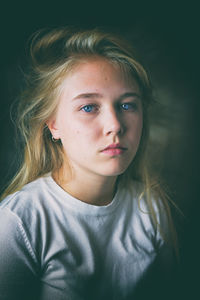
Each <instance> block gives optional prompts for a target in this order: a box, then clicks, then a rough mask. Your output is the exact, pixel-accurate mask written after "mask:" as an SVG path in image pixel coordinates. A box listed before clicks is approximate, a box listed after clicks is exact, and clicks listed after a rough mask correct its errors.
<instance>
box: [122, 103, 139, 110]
mask: <svg viewBox="0 0 200 300" xmlns="http://www.w3.org/2000/svg"><path fill="white" fill-rule="evenodd" d="M121 107H122V109H123V110H136V109H137V105H136V104H135V103H122V105H121Z"/></svg>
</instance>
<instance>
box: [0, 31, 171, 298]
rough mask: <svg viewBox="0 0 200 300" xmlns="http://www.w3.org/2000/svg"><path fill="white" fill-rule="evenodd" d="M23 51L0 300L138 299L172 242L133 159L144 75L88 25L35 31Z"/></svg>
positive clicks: (4, 210)
mask: <svg viewBox="0 0 200 300" xmlns="http://www.w3.org/2000/svg"><path fill="white" fill-rule="evenodd" d="M30 53H31V59H32V68H31V70H30V72H29V73H30V74H29V77H28V79H27V88H26V90H25V91H24V93H23V95H22V97H21V102H20V105H19V111H18V115H19V119H18V124H19V127H20V130H21V133H22V135H23V139H24V161H23V163H22V165H21V168H20V170H19V171H18V173H17V174H16V176H15V178H14V179H13V180H12V182H11V184H10V185H9V187H8V188H7V190H6V191H5V192H4V194H3V196H2V198H5V199H4V200H3V201H2V202H1V206H0V220H1V221H0V222H1V226H0V241H1V248H0V299H2V300H3V299H9V300H11V299H42V300H50V299H55V300H65V299H66V300H67V299H72V300H77V299H87V300H88V299H133V297H134V296H135V297H140V298H141V297H142V296H144V295H146V291H147V290H146V287H147V286H148V284H149V282H151V288H152V289H153V284H154V283H156V282H157V281H156V278H158V277H156V276H160V275H161V274H162V276H165V275H166V274H167V266H169V264H170V262H171V260H172V256H173V246H172V245H173V244H174V243H175V235H174V231H173V228H172V225H171V224H172V223H171V217H170V212H169V207H168V204H167V202H166V200H165V197H164V196H163V193H162V191H161V189H160V188H158V186H157V188H156V186H155V184H154V185H153V181H152V177H151V175H150V174H149V171H148V170H147V165H146V161H145V149H146V145H147V138H148V131H149V128H148V108H149V105H150V104H151V103H152V91H151V86H150V83H149V79H148V76H147V73H146V72H145V70H144V68H143V67H142V66H141V64H140V63H138V62H137V61H136V60H135V58H134V55H133V51H132V48H131V47H130V45H128V44H127V43H125V42H124V41H122V39H121V38H118V37H116V36H114V35H112V34H109V33H104V32H101V31H99V30H80V31H76V30H73V29H70V28H61V29H55V30H50V31H41V32H39V33H37V34H36V35H35V36H34V38H33V40H32V44H31V49H30ZM158 262H159V263H158ZM162 267H163V268H164V269H162ZM153 270H154V272H153ZM155 270H156V271H155ZM159 272H160V273H159ZM161 272H162V273H161ZM150 276H151V281H149V279H148V278H149V277H150ZM159 282H161V281H159ZM163 282H164V280H163ZM148 293H149V291H148ZM162 298H163V296H162ZM134 299H135V298H134ZM137 299H138V298H137Z"/></svg>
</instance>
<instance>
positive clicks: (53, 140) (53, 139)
mask: <svg viewBox="0 0 200 300" xmlns="http://www.w3.org/2000/svg"><path fill="white" fill-rule="evenodd" d="M51 140H52V142H54V143H56V142H57V141H59V139H55V138H54V137H53V135H52V136H51Z"/></svg>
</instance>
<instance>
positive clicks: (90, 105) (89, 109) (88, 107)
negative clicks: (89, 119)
mask: <svg viewBox="0 0 200 300" xmlns="http://www.w3.org/2000/svg"><path fill="white" fill-rule="evenodd" d="M93 109H94V105H92V104H88V105H85V106H83V107H82V108H81V110H83V111H84V112H87V113H89V112H91V111H92V110H93Z"/></svg>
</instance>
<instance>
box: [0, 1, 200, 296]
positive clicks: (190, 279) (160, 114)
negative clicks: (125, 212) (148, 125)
mask: <svg viewBox="0 0 200 300" xmlns="http://www.w3.org/2000/svg"><path fill="white" fill-rule="evenodd" d="M0 13H1V19H0V20H1V21H0V22H1V24H0V51H1V53H0V63H1V67H0V84H1V86H0V87H1V90H0V130H1V145H0V189H1V190H2V189H3V187H4V185H5V184H6V182H7V181H8V179H9V178H10V177H11V176H12V175H13V174H14V172H15V171H16V165H17V161H18V156H17V155H16V150H17V148H16V145H15V139H14V125H13V124H12V122H11V120H10V108H11V105H12V104H13V103H14V101H15V99H16V96H17V94H18V92H19V90H20V86H21V82H22V73H21V70H20V67H19V66H20V65H21V66H23V64H24V62H25V56H26V50H25V48H26V43H27V40H28V38H29V36H30V35H31V34H32V33H33V32H35V31H36V30H37V29H39V28H41V27H53V26H59V25H81V26H82V27H87V28H88V27H89V28H91V27H96V26H100V27H102V26H103V27H104V28H108V29H111V30H116V31H117V32H119V33H121V34H122V35H123V36H125V37H127V38H129V39H130V40H131V41H132V43H133V45H134V47H135V48H136V50H137V52H138V55H139V57H140V60H141V62H142V63H143V64H144V65H145V67H146V68H147V70H148V71H149V72H150V74H151V77H152V82H153V85H154V87H155V96H156V99H158V100H159V103H160V104H159V105H157V106H156V107H155V109H154V110H153V111H152V117H153V122H152V131H151V137H152V140H154V141H156V142H157V143H158V144H159V145H160V147H159V148H157V149H153V151H152V160H153V161H154V162H155V166H156V168H158V169H159V171H160V172H161V173H162V175H163V178H164V179H165V180H166V182H167V183H168V186H169V188H170V190H171V195H172V198H173V200H174V201H175V202H176V203H177V204H178V206H179V207H180V209H181V210H182V211H183V213H184V215H185V219H184V220H182V219H181V221H179V217H176V218H177V220H178V221H177V223H178V225H177V226H178V233H179V239H180V254H181V263H180V267H179V269H178V271H177V272H176V273H175V276H174V282H175V284H174V286H173V289H174V288H175V287H176V292H175V291H173V290H172V291H171V298H172V299H175V293H177V294H176V299H179V297H180V299H183V298H184V299H186V298H190V299H193V297H194V295H195V292H197V291H198V285H199V276H198V274H199V250H200V247H199V228H200V205H199V196H198V187H199V174H198V173H199V127H198V121H199V120H198V119H199V118H198V117H199V111H200V105H199V67H200V58H199V56H200V43H199V39H200V38H199V31H200V30H199V29H200V20H199V9H198V6H197V5H196V4H195V2H192V1H190V2H187V3H184V2H181V1H180V2H178V1H174V2H169V1H166V2H165V1H160V2H158V3H155V2H152V1H146V2H145V1H141V2H138V1H129V2H128V1H121V2H120V3H118V2H114V1H113V2H111V1H110V2H109V1H107V2H106V3H103V2H95V1H93V2H91V3H88V2H87V3H86V2H75V1H73V2H70V1H54V2H51V1H48V2H46V1H40V2H37V1H26V2H20V1H7V3H6V4H4V5H3V4H2V5H1V11H0ZM170 288H171V287H170V286H169V289H170ZM161 298H162V297H161ZM195 298H196V296H195Z"/></svg>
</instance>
